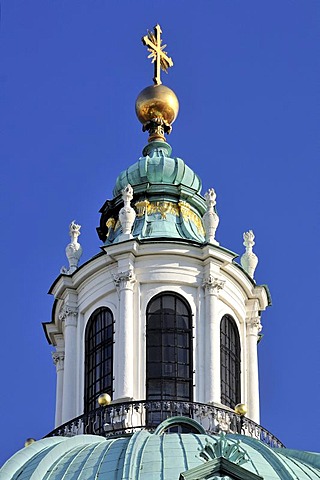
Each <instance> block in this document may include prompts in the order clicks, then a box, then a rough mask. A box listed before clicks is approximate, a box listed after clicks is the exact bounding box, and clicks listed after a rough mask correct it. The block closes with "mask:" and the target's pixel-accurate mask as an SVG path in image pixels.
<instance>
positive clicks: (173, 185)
mask: <svg viewBox="0 0 320 480" xmlns="http://www.w3.org/2000/svg"><path fill="white" fill-rule="evenodd" d="M128 185H130V187H129V188H132V195H133V196H132V201H131V207H133V208H134V210H135V212H136V217H135V220H134V223H133V226H132V237H133V238H138V239H145V238H146V239H149V238H174V239H181V238H182V239H184V240H192V241H196V242H198V243H199V242H200V243H202V242H204V240H205V232H204V228H203V223H202V216H203V214H204V213H205V211H206V203H205V200H204V198H203V196H202V195H201V193H200V192H201V180H200V178H199V177H198V175H197V174H196V173H195V172H194V171H193V170H192V169H191V168H190V167H188V166H187V165H186V164H185V162H184V161H183V160H182V159H181V158H177V157H171V147H170V145H169V144H167V143H165V142H159V141H158V142H157V141H154V142H151V143H149V144H148V145H147V146H146V147H145V148H144V150H143V156H142V157H141V158H140V159H139V160H138V161H137V162H136V163H134V164H133V165H131V166H130V167H128V168H127V169H126V170H124V171H123V172H122V173H120V175H119V176H118V178H117V180H116V185H115V188H114V190H113V199H111V200H107V201H106V202H105V204H104V205H103V206H102V208H101V209H100V212H101V218H100V226H99V227H98V229H97V230H98V234H99V237H100V239H101V240H102V241H103V242H105V243H106V244H111V243H117V242H118V241H123V236H122V235H121V234H122V232H123V230H122V227H121V222H120V221H119V212H120V210H121V208H122V207H123V206H124V201H123V196H122V193H123V191H124V190H125V189H126V188H127V187H128Z"/></svg>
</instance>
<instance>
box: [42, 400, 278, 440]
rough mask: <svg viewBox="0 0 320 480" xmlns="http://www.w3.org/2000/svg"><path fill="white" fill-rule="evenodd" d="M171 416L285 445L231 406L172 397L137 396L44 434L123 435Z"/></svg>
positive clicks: (211, 431) (215, 430)
mask: <svg viewBox="0 0 320 480" xmlns="http://www.w3.org/2000/svg"><path fill="white" fill-rule="evenodd" d="M173 416H183V417H188V418H192V419H194V420H196V421H197V422H198V423H199V424H200V425H201V426H202V427H203V428H204V429H205V431H206V432H207V433H208V434H218V433H221V432H225V433H238V434H241V435H246V436H249V437H252V438H256V439H257V440H260V441H262V442H263V443H265V444H267V445H269V446H271V447H284V445H283V444H282V443H281V442H280V440H279V439H278V438H277V437H275V436H274V435H272V434H271V433H270V432H268V430H266V429H265V428H263V427H261V426H260V425H258V424H257V423H255V422H253V421H252V420H250V419H249V418H246V417H242V416H240V415H238V414H236V413H235V412H233V411H232V410H227V409H224V408H220V407H217V406H214V405H210V404H205V403H195V402H182V401H181V402H179V401H171V400H170V401H165V400H159V401H144V400H140V401H132V402H126V403H114V404H112V405H108V406H106V407H99V408H97V409H96V410H92V411H91V412H89V413H85V414H83V415H80V416H79V417H76V418H74V419H73V420H70V421H69V422H67V423H64V424H63V425H61V426H60V427H58V428H56V429H55V430H53V431H52V432H50V433H48V435H46V437H52V436H66V437H68V436H74V435H80V434H83V433H88V434H93V435H102V436H104V437H111V436H121V435H122V436H123V435H130V434H132V433H134V432H136V431H138V430H141V429H146V430H149V431H151V432H152V431H154V430H155V429H156V427H157V426H158V425H159V424H160V423H161V422H162V421H163V420H166V419H167V418H170V417H173ZM169 432H170V431H169ZM169 432H168V433H169Z"/></svg>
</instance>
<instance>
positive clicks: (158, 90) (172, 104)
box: [136, 84, 179, 125]
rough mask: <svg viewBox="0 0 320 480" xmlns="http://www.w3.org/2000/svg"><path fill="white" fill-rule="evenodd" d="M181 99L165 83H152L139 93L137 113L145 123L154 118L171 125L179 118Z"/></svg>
mask: <svg viewBox="0 0 320 480" xmlns="http://www.w3.org/2000/svg"><path fill="white" fill-rule="evenodd" d="M178 112H179V101H178V99H177V96H176V94H175V93H174V91H173V90H171V89H170V88H168V87H166V86H165V85H162V84H161V85H151V86H150V87H147V88H145V89H144V90H142V92H140V93H139V95H138V98H137V100H136V114H137V117H138V119H139V121H140V122H141V123H142V124H143V125H144V124H146V123H147V122H151V121H152V120H153V119H154V118H159V119H161V120H163V121H164V123H165V124H167V125H171V124H172V123H173V122H174V121H175V119H176V118H177V115H178Z"/></svg>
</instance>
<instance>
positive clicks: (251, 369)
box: [246, 317, 262, 423]
mask: <svg viewBox="0 0 320 480" xmlns="http://www.w3.org/2000/svg"><path fill="white" fill-rule="evenodd" d="M246 326H247V364H248V375H247V385H248V398H247V404H248V417H249V418H251V419H252V420H254V421H255V422H256V423H259V422H260V402H259V372H258V351H257V343H258V334H259V332H260V331H261V329H262V326H261V323H260V317H252V318H249V319H247V321H246Z"/></svg>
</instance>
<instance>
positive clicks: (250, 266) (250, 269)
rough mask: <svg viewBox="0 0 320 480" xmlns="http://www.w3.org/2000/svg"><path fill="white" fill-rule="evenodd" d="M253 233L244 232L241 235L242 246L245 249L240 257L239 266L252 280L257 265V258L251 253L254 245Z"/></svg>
mask: <svg viewBox="0 0 320 480" xmlns="http://www.w3.org/2000/svg"><path fill="white" fill-rule="evenodd" d="M254 243H255V242H254V233H253V231H252V230H249V231H248V232H244V234H243V245H244V246H245V247H246V251H245V253H244V254H243V255H242V257H241V265H242V267H243V268H244V270H245V271H246V272H247V273H248V275H250V277H252V278H253V276H254V271H255V269H256V267H257V265H258V257H257V255H256V254H255V253H253V251H252V247H253V245H254Z"/></svg>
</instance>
